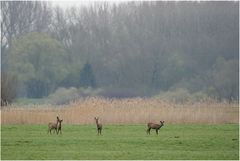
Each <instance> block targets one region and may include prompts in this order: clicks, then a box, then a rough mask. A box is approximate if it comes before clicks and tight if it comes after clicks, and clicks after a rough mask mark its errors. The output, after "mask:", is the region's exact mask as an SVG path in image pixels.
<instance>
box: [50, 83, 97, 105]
mask: <svg viewBox="0 0 240 161" xmlns="http://www.w3.org/2000/svg"><path fill="white" fill-rule="evenodd" d="M101 91H102V90H101V89H93V88H91V87H89V88H79V89H77V88H75V87H70V88H63V87H61V88H58V89H57V90H56V91H55V92H54V93H53V94H51V95H49V103H51V104H56V105H62V104H69V103H70V102H72V101H75V100H77V99H79V98H81V97H90V96H97V95H99V93H100V92H101Z"/></svg>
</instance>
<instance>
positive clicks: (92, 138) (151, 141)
mask: <svg viewBox="0 0 240 161" xmlns="http://www.w3.org/2000/svg"><path fill="white" fill-rule="evenodd" d="M145 130H146V125H105V126H104V129H103V135H102V136H98V135H97V133H96V129H95V126H93V125H65V126H64V127H63V133H62V135H56V134H52V135H50V134H47V126H46V125H3V126H2V140H1V144H2V149H1V150H2V151H1V157H2V159H7V160H14V159H24V160H30V159H48V160H55V159H57V160H62V159H69V160H72V159H73V160H85V159H91V160H105V159H111V160H114V159H118V160H121V159H124V160H127V159H131V160H134V159H139V160H140V159H141V160H142V159H156V160H161V159H174V160H176V159H191V160H194V159H198V160H201V159H203V160H206V159H212V160H214V159H218V160H220V159H226V160H230V159H234V160H237V159H238V157H239V151H238V147H239V138H238V125H237V124H222V125H165V126H163V127H162V128H161V130H160V132H159V135H156V133H155V131H151V135H147V134H146V131H145Z"/></svg>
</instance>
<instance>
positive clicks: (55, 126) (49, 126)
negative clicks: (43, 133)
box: [48, 116, 60, 134]
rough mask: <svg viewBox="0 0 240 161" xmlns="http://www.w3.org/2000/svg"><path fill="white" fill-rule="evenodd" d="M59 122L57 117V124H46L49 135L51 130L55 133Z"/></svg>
mask: <svg viewBox="0 0 240 161" xmlns="http://www.w3.org/2000/svg"><path fill="white" fill-rule="evenodd" d="M59 121H60V119H59V117H58V116H57V123H52V122H50V123H48V133H49V132H50V134H52V133H51V131H52V130H55V131H56V133H57V127H58V122H59Z"/></svg>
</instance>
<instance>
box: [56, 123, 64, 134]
mask: <svg viewBox="0 0 240 161" xmlns="http://www.w3.org/2000/svg"><path fill="white" fill-rule="evenodd" d="M62 121H63V120H59V121H58V126H57V134H58V133H59V131H60V133H61V134H62Z"/></svg>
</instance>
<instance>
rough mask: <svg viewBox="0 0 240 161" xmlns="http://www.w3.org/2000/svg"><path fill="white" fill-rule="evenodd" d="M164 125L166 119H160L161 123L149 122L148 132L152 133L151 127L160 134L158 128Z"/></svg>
mask: <svg viewBox="0 0 240 161" xmlns="http://www.w3.org/2000/svg"><path fill="white" fill-rule="evenodd" d="M163 125H164V121H160V124H154V123H151V122H150V123H148V124H147V126H148V129H147V134H149V135H150V130H151V129H155V130H156V134H157V135H158V130H159V129H160V128H161V127H162V126H163Z"/></svg>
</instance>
